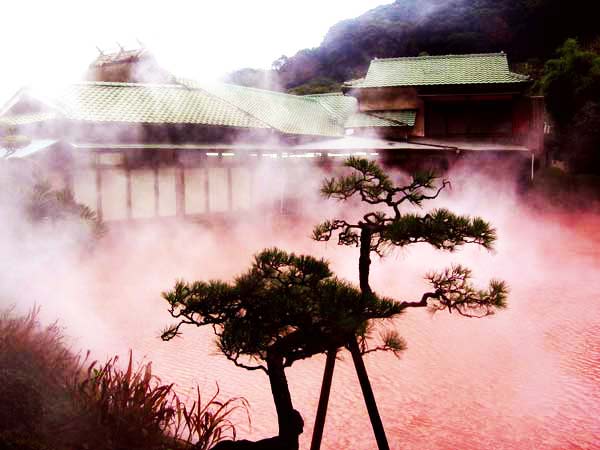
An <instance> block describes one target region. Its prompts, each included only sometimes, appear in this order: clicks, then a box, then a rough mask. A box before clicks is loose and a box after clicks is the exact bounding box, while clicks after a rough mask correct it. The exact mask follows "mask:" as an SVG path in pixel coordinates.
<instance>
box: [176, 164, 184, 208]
mask: <svg viewBox="0 0 600 450" xmlns="http://www.w3.org/2000/svg"><path fill="white" fill-rule="evenodd" d="M175 202H176V208H175V210H176V212H175V214H176V215H177V217H180V218H181V217H184V216H185V179H184V176H183V166H182V165H181V164H178V165H177V166H176V167H175Z"/></svg>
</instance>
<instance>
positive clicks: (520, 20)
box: [229, 0, 600, 93]
mask: <svg viewBox="0 0 600 450" xmlns="http://www.w3.org/2000/svg"><path fill="white" fill-rule="evenodd" d="M594 3H595V2H593V1H590V0H571V1H566V0H449V1H448V0H396V1H395V2H393V3H391V4H389V5H383V6H380V7H378V8H375V9H373V10H371V11H369V12H367V13H365V14H363V15H362V16H360V17H357V18H355V19H350V20H345V21H342V22H339V23H337V24H335V25H334V26H332V27H331V29H330V30H329V32H328V33H327V35H326V36H325V38H324V40H323V42H322V43H321V45H320V46H319V47H317V48H312V49H304V50H301V51H299V52H298V53H296V54H295V55H294V56H291V57H286V56H282V57H280V58H279V59H277V60H276V61H275V62H274V64H273V70H270V71H263V70H255V69H243V70H241V71H238V72H235V73H233V74H231V75H230V76H229V81H231V82H234V83H239V84H244V85H254V86H265V85H267V84H269V83H271V84H278V85H279V86H280V87H281V88H282V89H286V90H292V92H295V93H308V92H324V91H328V90H331V89H334V88H335V87H336V86H338V85H339V83H340V82H343V81H345V80H349V79H353V78H358V77H361V76H363V75H364V74H365V72H366V69H367V67H368V64H369V61H370V60H371V59H373V58H375V57H378V58H388V57H397V56H416V55H419V54H421V53H424V52H425V53H428V54H431V55H435V54H451V53H480V52H497V51H505V52H507V53H508V54H509V57H510V59H511V62H512V63H526V64H522V65H521V70H522V71H535V70H537V69H539V68H540V67H541V66H542V65H543V62H544V61H545V60H547V59H548V58H550V57H551V56H552V55H553V53H554V51H555V50H556V48H557V47H559V46H560V45H561V44H562V43H563V42H564V41H565V40H566V39H567V38H569V37H577V38H579V40H580V42H582V43H588V44H589V43H591V42H592V41H593V40H594V38H595V37H596V36H597V35H598V34H600V33H599V30H600V27H598V20H597V15H596V14H594V12H593V9H594V8H593V6H594ZM315 14H318V11H315ZM273 82H276V83H273Z"/></svg>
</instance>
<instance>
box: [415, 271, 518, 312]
mask: <svg viewBox="0 0 600 450" xmlns="http://www.w3.org/2000/svg"><path fill="white" fill-rule="evenodd" d="M470 278H471V270H470V269H467V268H466V267H463V266H461V265H454V266H452V267H450V268H448V269H446V270H444V271H442V272H437V273H436V272H433V273H430V274H428V275H427V276H426V279H427V280H429V282H430V283H431V285H432V286H433V288H434V290H435V292H436V293H438V294H439V297H438V298H437V302H435V303H430V304H429V307H430V308H431V309H433V310H434V311H437V310H444V309H447V310H448V311H449V312H450V313H451V312H452V311H456V312H458V313H459V314H460V315H462V316H467V317H484V316H488V315H491V314H493V313H494V311H495V310H497V309H505V308H506V307H507V302H506V300H507V294H508V287H507V285H506V283H505V282H504V281H499V280H491V281H490V284H489V287H488V288H487V289H475V288H474V287H473V285H472V284H471V283H470V281H469V280H470Z"/></svg>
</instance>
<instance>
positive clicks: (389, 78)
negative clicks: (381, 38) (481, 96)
mask: <svg viewBox="0 0 600 450" xmlns="http://www.w3.org/2000/svg"><path fill="white" fill-rule="evenodd" d="M528 80H529V78H528V77H526V76H525V75H520V74H516V73H513V72H511V71H510V69H509V67H508V59H507V57H506V54H504V53H484V54H471V55H443V56H418V57H409V58H387V59H375V60H373V61H371V65H370V66H369V71H368V72H367V76H366V77H365V80H364V81H363V82H361V83H359V84H357V85H355V86H354V87H358V88H370V87H391V86H427V85H429V86H433V85H449V84H494V83H523V82H526V81H528Z"/></svg>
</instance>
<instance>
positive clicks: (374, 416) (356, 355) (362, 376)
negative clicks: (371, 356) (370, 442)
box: [348, 339, 390, 450]
mask: <svg viewBox="0 0 600 450" xmlns="http://www.w3.org/2000/svg"><path fill="white" fill-rule="evenodd" d="M348 348H349V350H350V353H351V354H352V360H353V361H354V367H355V368H356V374H357V375H358V381H359V383H360V388H361V389H362V393H363V397H364V399H365V404H366V405H367V411H368V412H369V418H370V419H371V425H372V426H373V432H374V433H375V439H376V440H377V447H378V448H379V450H390V446H389V444H388V441H387V438H386V436H385V430H384V429H383V423H382V422H381V417H380V416H379V411H378V410H377V403H376V402H375V396H374V395H373V389H372V388H371V383H370V382H369V376H368V375H367V369H366V367H365V362H364V361H363V359H362V354H361V353H360V349H359V348H358V343H357V342H356V339H351V340H350V342H349V343H348Z"/></svg>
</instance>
